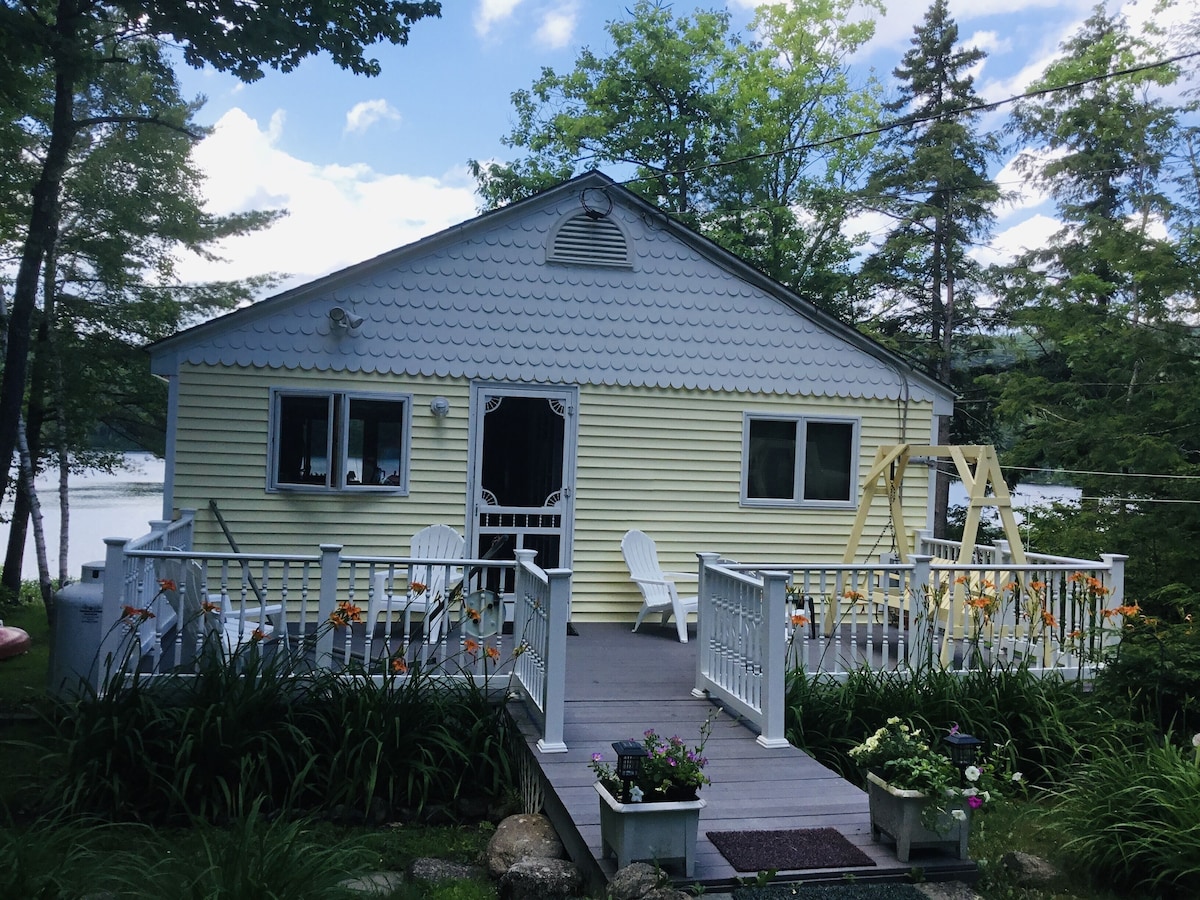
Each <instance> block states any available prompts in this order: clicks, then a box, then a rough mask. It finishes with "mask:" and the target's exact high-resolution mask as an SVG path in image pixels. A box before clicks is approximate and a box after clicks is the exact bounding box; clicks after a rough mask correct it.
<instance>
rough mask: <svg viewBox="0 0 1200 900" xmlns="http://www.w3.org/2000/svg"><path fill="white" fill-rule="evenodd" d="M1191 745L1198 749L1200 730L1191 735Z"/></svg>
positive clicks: (1199, 746)
mask: <svg viewBox="0 0 1200 900" xmlns="http://www.w3.org/2000/svg"><path fill="white" fill-rule="evenodd" d="M1192 746H1193V747H1195V748H1196V749H1197V750H1200V731H1197V732H1196V733H1195V734H1193V735H1192Z"/></svg>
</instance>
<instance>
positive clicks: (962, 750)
mask: <svg viewBox="0 0 1200 900" xmlns="http://www.w3.org/2000/svg"><path fill="white" fill-rule="evenodd" d="M942 740H944V741H945V742H946V744H947V745H949V747H950V761H951V762H952V763H954V766H955V768H957V769H958V776H959V783H962V781H964V780H965V779H966V777H967V776H966V772H967V768H968V767H969V766H973V765H975V757H976V755H977V754H978V753H979V748H980V746H981V745H982V744H983V741H981V740H980V739H979V738H977V737H975V736H973V735H970V734H964V733H963V732H961V731H959V730H958V726H957V725H955V726H954V727H953V728H951V729H950V733H949V734H948V735H946V736H945V737H944V738H942Z"/></svg>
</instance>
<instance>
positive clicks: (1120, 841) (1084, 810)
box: [1053, 738, 1200, 898]
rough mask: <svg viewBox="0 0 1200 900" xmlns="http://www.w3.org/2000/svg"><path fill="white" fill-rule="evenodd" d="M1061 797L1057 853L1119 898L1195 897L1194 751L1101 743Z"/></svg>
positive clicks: (1197, 753) (1199, 790) (1199, 756)
mask: <svg viewBox="0 0 1200 900" xmlns="http://www.w3.org/2000/svg"><path fill="white" fill-rule="evenodd" d="M1099 750H1100V752H1097V753H1096V754H1094V756H1093V757H1092V758H1091V759H1090V760H1089V761H1088V762H1087V763H1086V764H1085V765H1083V766H1082V767H1080V768H1079V769H1078V770H1077V771H1075V772H1074V773H1072V776H1071V779H1070V782H1069V783H1068V784H1067V786H1066V787H1065V788H1064V789H1063V791H1062V792H1061V795H1060V798H1061V804H1060V805H1059V807H1058V808H1057V809H1056V810H1055V812H1054V815H1053V822H1054V824H1055V826H1056V828H1057V829H1058V830H1059V831H1058V833H1059V835H1060V841H1061V843H1060V850H1061V852H1062V854H1063V855H1064V856H1065V857H1067V858H1069V859H1071V860H1072V862H1073V864H1074V865H1075V866H1076V867H1077V868H1078V870H1079V871H1080V872H1084V873H1087V874H1088V876H1089V878H1090V879H1091V880H1093V881H1094V882H1095V883H1097V884H1109V885H1111V886H1114V887H1115V888H1116V889H1117V890H1118V891H1122V892H1128V893H1127V894H1126V896H1169V897H1180V898H1182V897H1195V896H1197V895H1200V808H1198V807H1197V804H1196V798H1197V797H1200V748H1196V749H1193V748H1192V747H1191V746H1188V747H1187V748H1186V749H1185V750H1184V749H1180V748H1179V747H1178V746H1177V745H1175V744H1174V743H1172V741H1171V740H1170V739H1169V738H1168V739H1167V740H1164V741H1160V742H1157V743H1153V744H1149V745H1142V744H1141V743H1136V742H1135V743H1134V744H1132V745H1130V744H1126V743H1124V742H1119V741H1110V742H1106V743H1105V744H1104V745H1103V746H1102V747H1100V748H1099Z"/></svg>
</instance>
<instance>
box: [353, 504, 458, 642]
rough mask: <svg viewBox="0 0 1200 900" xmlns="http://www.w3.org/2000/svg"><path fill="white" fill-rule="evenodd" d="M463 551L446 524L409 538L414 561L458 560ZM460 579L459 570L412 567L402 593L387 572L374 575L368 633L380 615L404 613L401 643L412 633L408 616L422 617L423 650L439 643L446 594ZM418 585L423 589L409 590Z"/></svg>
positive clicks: (409, 552) (455, 533)
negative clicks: (416, 614) (417, 614)
mask: <svg viewBox="0 0 1200 900" xmlns="http://www.w3.org/2000/svg"><path fill="white" fill-rule="evenodd" d="M465 552H466V541H465V540H464V539H463V536H462V535H461V534H459V533H458V532H457V531H455V530H454V529H453V528H451V527H450V526H449V525H429V526H427V527H425V528H422V529H421V530H420V531H418V532H417V533H416V534H414V535H413V536H412V539H411V540H410V541H409V543H408V555H409V556H411V557H413V558H414V559H462V558H463V554H464V553H465ZM461 580H462V570H461V569H456V568H454V567H452V566H445V565H440V566H439V565H414V566H413V567H412V574H411V576H410V577H409V583H408V585H407V586H406V587H405V588H404V589H403V590H404V591H405V592H404V593H403V594H401V593H397V591H396V586H395V585H394V584H392V583H390V580H389V578H388V573H387V571H383V572H377V573H376V575H375V590H374V591H373V593H372V595H371V599H370V601H369V602H368V604H367V630H368V634H369V633H370V632H372V631H374V629H375V623H376V622H378V621H379V618H380V617H381V616H385V615H386V616H387V617H388V618H390V617H391V615H392V614H393V613H397V612H402V613H404V643H405V645H406V646H407V645H408V643H409V636H410V635H411V633H412V630H411V629H412V614H413V613H421V614H422V615H423V616H424V617H425V618H424V642H425V646H426V648H428V647H429V646H431V645H432V644H435V643H437V642H438V640H440V638H441V635H442V627H443V625H444V624H445V621H446V613H447V610H448V608H449V600H450V592H451V591H452V590H453V589H454V588H455V587H456V586H457V585H458V583H459V582H460V581H461ZM414 584H419V585H421V586H422V587H423V590H420V591H416V590H413V585H414Z"/></svg>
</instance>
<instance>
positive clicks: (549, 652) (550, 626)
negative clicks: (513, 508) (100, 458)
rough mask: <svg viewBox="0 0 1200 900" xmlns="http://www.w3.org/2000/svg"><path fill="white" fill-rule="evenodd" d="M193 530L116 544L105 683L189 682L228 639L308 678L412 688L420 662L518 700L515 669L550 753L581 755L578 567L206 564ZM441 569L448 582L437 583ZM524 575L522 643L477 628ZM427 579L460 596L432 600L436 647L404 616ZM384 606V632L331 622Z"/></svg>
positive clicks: (289, 561) (274, 556)
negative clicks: (175, 677)
mask: <svg viewBox="0 0 1200 900" xmlns="http://www.w3.org/2000/svg"><path fill="white" fill-rule="evenodd" d="M193 520H194V511H193V510H185V511H184V514H183V516H182V517H181V518H180V520H178V521H176V522H154V523H151V533H150V534H149V535H146V536H145V537H143V538H138V539H136V540H132V541H126V540H123V539H116V538H113V539H109V540H107V541H106V545H107V550H106V557H105V571H104V576H103V580H102V599H101V603H102V615H101V629H100V635H101V637H100V641H99V643H100V647H99V651H98V657H99V660H100V665H99V666H98V667H97V671H98V672H99V676H98V677H99V678H101V679H104V678H106V677H109V676H111V675H112V674H114V672H115V669H116V668H117V667H124V668H125V669H135V670H136V671H138V672H140V673H144V674H147V675H151V676H152V675H155V674H163V673H166V672H171V671H176V672H177V671H181V670H182V671H186V670H187V669H188V667H190V666H192V665H193V664H194V663H195V661H196V660H197V657H198V654H199V652H200V651H201V649H202V648H203V647H204V646H205V642H206V641H210V640H212V639H213V638H212V637H211V636H212V635H214V634H216V635H218V636H219V639H220V640H221V641H222V646H223V649H224V651H225V652H226V653H228V654H230V655H232V654H233V653H236V652H238V651H239V650H241V649H243V648H245V647H248V646H250V645H251V644H260V645H261V646H262V647H263V648H264V652H266V651H267V648H271V650H270V652H287V653H293V654H295V659H297V660H303V665H304V666H305V667H306V668H310V669H311V668H331V669H335V670H338V671H345V672H347V673H353V674H356V675H362V674H367V675H373V676H376V677H378V678H382V677H384V676H387V675H392V676H395V677H405V674H404V673H405V672H407V671H409V669H410V667H412V666H415V665H416V664H418V663H419V664H420V665H421V666H422V667H423V668H425V669H426V671H436V672H437V673H438V674H439V676H443V677H467V678H472V679H474V680H476V682H477V683H478V682H480V681H481V680H482V683H483V684H484V685H485V686H487V685H489V684H490V686H491V687H492V688H496V689H500V688H501V687H504V689H505V690H506V689H507V685H508V684H509V682H506V681H505V680H504V678H503V677H498V676H503V674H504V671H505V670H506V669H507V670H508V673H509V676H511V678H512V679H515V681H516V682H517V683H518V684H519V685H520V687H521V689H522V691H523V693H524V694H525V696H526V697H527V698H528V700H529V701H530V703H531V704H532V706H533V707H534V709H535V711H536V715H537V717H538V718H539V719H540V720H541V725H542V727H543V737H542V740H541V741H540V742H539V746H540V747H541V749H542V750H543V752H562V751H565V750H566V749H567V748H566V745H565V744H564V743H563V732H562V729H563V702H564V696H563V693H564V691H563V688H564V685H565V682H566V634H567V619H568V615H569V610H570V594H571V572H570V570H567V569H555V570H550V571H549V572H545V571H543V570H542V569H540V568H538V567H537V566H536V565H535V563H534V558H535V556H536V554H535V553H534V552H533V551H531V550H529V551H527V550H520V551H517V552H516V556H517V559H516V560H515V561H514V560H507V561H504V560H489V559H425V558H416V557H371V556H350V555H344V554H343V552H342V551H343V548H342V546H341V545H338V544H322V545H321V546H320V547H319V550H318V552H317V553H315V554H279V553H245V552H243V553H203V552H197V551H194V550H192V549H191V543H192V540H191V539H192V522H193ZM514 570H515V574H514ZM439 572H440V574H441V575H443V576H444V577H442V578H440V579H438V578H432V577H430V575H431V573H439ZM464 573H465V577H466V580H467V581H468V583H467V584H464V583H463V581H464ZM510 578H511V579H512V580H511V581H509V583H511V584H514V585H515V590H514V592H513V594H511V595H506V596H503V597H501V598H500V599H501V602H502V604H503V606H502V608H505V607H507V608H510V609H511V610H512V620H513V628H512V633H511V635H510V634H506V629H505V628H504V627H503V619H504V616H503V615H501V614H500V612H499V610H497V611H496V615H497V617H498V618H497V620H496V622H495V627H491V628H486V629H484V630H482V631H481V630H480V629H479V628H478V627H477V628H476V629H475V630H474V631H472V630H471V629H470V622H471V617H472V615H473V612H472V610H470V609H469V608H468V605H467V603H466V602H464V596H465V597H466V598H467V600H469V599H470V598H471V591H472V586H474V585H478V586H486V585H488V584H489V583H490V584H502V583H505V582H506V581H508V579H510ZM417 581H420V582H421V583H422V584H430V583H435V582H436V583H441V584H445V585H447V586H449V587H448V590H447V591H446V594H447V596H445V597H442V596H440V594H439V595H438V596H436V597H433V598H428V599H429V602H430V603H431V604H433V603H435V602H436V603H437V604H441V607H440V608H441V610H442V612H441V615H442V616H444V620H443V627H441V629H440V631H439V633H438V635H437V637H436V639H435V640H426V639H425V634H424V633H423V631H424V629H422V633H419V634H418V633H417V632H416V631H415V630H410V618H411V617H410V616H407V615H404V613H405V612H406V610H405V605H406V604H407V603H408V595H409V594H408V588H409V585H411V584H413V583H414V582H417ZM381 591H382V593H381ZM373 607H375V608H378V610H379V612H380V619H381V623H380V624H379V625H377V626H374V623H372V625H373V626H374V627H365V626H363V625H357V626H355V625H353V624H351V625H349V626H337V625H336V624H335V623H334V621H333V619H332V618H331V617H333V618H337V616H340V615H345V616H346V617H347V618H350V619H353V621H354V622H358V621H359V619H360V618H361V619H362V620H366V619H367V618H368V615H367V613H368V611H369V610H371V609H372V608H373ZM474 612H475V613H477V612H478V611H474ZM335 613H336V614H337V615H335ZM426 615H428V614H426ZM106 662H107V664H106ZM93 686H94V687H96V688H102V685H101V684H95V685H93Z"/></svg>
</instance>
